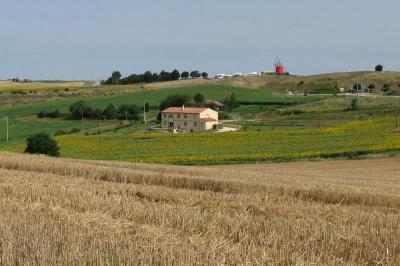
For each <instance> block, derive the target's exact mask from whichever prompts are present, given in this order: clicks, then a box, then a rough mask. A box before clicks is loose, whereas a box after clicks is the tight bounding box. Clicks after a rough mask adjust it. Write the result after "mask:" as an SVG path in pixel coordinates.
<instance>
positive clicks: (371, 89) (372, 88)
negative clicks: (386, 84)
mask: <svg viewBox="0 0 400 266" xmlns="http://www.w3.org/2000/svg"><path fill="white" fill-rule="evenodd" d="M375 88H376V86H375V84H373V83H371V84H369V85H368V89H369V90H370V91H373V90H375Z"/></svg>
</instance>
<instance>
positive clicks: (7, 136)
mask: <svg viewBox="0 0 400 266" xmlns="http://www.w3.org/2000/svg"><path fill="white" fill-rule="evenodd" d="M4 119H5V120H6V123H7V126H6V129H7V135H6V140H7V141H8V139H9V127H8V116H6V117H4Z"/></svg>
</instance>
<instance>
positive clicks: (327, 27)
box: [0, 0, 400, 80]
mask: <svg viewBox="0 0 400 266" xmlns="http://www.w3.org/2000/svg"><path fill="white" fill-rule="evenodd" d="M399 10H400V1H398V0H382V1H377V0H374V1H372V0H335V1H334V0H301V1H299V0H279V1H276V0H275V1H270V0H248V1H244V0H241V1H239V0H197V1H195V0H168V1H167V0H147V1H145V0H112V1H111V0H107V1H106V0H91V1H83V0H35V1H32V0H2V5H1V7H0V78H1V79H7V78H12V77H16V76H19V77H21V78H29V79H64V80H99V79H104V78H106V77H108V76H110V74H111V72H112V71H114V70H119V71H120V72H121V73H122V75H123V76H126V75H129V74H132V73H143V72H145V71H147V70H150V71H153V72H159V71H161V70H166V71H172V70H173V69H175V68H177V69H178V70H180V71H183V70H188V71H190V70H199V71H206V72H208V73H210V74H212V75H214V74H218V73H227V74H228V73H234V72H243V73H247V72H253V71H264V70H272V69H273V62H274V59H275V57H277V56H278V57H280V58H281V60H282V61H283V63H284V64H285V65H286V67H287V70H288V71H290V72H292V73H296V74H303V75H310V74H318V73H326V72H337V71H355V70H372V69H373V68H374V67H375V65H377V64H382V65H384V67H385V69H386V70H400V60H399V59H400V58H399V57H400V53H399V47H400V16H399Z"/></svg>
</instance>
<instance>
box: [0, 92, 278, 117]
mask: <svg viewBox="0 0 400 266" xmlns="http://www.w3.org/2000/svg"><path fill="white" fill-rule="evenodd" d="M196 93H202V94H203V95H204V96H205V97H206V98H207V99H216V100H220V101H222V100H223V99H224V98H225V96H226V95H227V94H228V93H235V95H236V97H237V98H238V99H244V100H257V99H262V98H269V97H270V96H269V94H268V93H269V92H268V91H266V90H251V89H248V88H240V87H232V86H221V85H211V86H209V85H202V86H194V87H181V88H169V89H163V90H151V89H150V90H141V91H137V92H133V93H116V94H113V95H107V96H105V95H103V96H92V97H76V98H72V99H58V100H51V101H45V102H38V103H32V104H24V105H16V106H8V107H3V108H0V115H8V116H13V117H21V116H27V115H35V114H38V113H39V112H40V111H41V110H43V109H49V110H55V109H58V110H60V111H61V112H67V111H68V108H69V106H70V105H71V104H72V103H74V102H76V101H79V100H84V101H87V102H88V103H89V104H91V105H92V106H94V107H106V106H107V105H108V104H110V103H112V104H114V105H115V106H118V105H121V104H136V105H138V106H142V105H143V104H144V103H145V102H149V103H150V104H151V105H152V106H153V107H154V106H157V105H158V104H160V102H161V101H162V100H163V99H165V98H166V97H167V96H169V95H172V94H187V95H191V96H193V95H194V94H196Z"/></svg>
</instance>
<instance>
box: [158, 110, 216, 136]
mask: <svg viewBox="0 0 400 266" xmlns="http://www.w3.org/2000/svg"><path fill="white" fill-rule="evenodd" d="M215 125H218V112H216V111H214V110H211V109H210V108H193V107H185V106H182V107H170V108H168V109H166V110H164V111H162V112H161V126H162V127H163V128H166V129H168V130H170V131H173V132H182V133H185V132H200V131H207V130H211V129H213V128H214V126H215Z"/></svg>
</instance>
